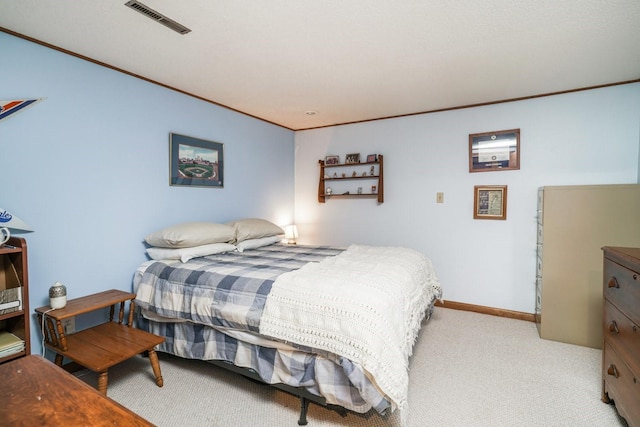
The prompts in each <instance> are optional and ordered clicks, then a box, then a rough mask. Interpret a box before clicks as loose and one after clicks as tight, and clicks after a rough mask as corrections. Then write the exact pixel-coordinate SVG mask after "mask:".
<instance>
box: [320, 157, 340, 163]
mask: <svg viewBox="0 0 640 427" xmlns="http://www.w3.org/2000/svg"><path fill="white" fill-rule="evenodd" d="M338 163H340V156H326V157H325V158H324V164H325V165H337V164H338Z"/></svg>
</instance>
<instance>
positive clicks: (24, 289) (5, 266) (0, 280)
mask: <svg viewBox="0 0 640 427" xmlns="http://www.w3.org/2000/svg"><path fill="white" fill-rule="evenodd" d="M27 267H28V266H27V242H26V240H25V239H23V238H19V237H11V238H10V239H9V240H8V241H7V243H6V244H5V245H2V246H0V292H7V290H10V291H11V292H12V293H13V292H16V289H17V292H19V293H20V294H21V295H20V298H21V301H22V302H21V305H19V306H16V307H10V308H5V309H3V310H0V332H9V333H11V334H13V335H15V336H16V337H18V338H20V339H21V340H23V341H24V350H22V351H17V352H15V353H11V354H9V355H4V356H2V357H0V363H4V362H8V361H9V360H13V359H16V358H18V357H23V356H26V355H28V354H31V345H30V338H29V334H30V332H29V331H30V329H29V277H28V268H27ZM12 298H13V297H11V298H9V299H12ZM6 299H7V298H3V299H2V300H3V303H4V304H7V303H8V305H12V304H11V301H4V300H6Z"/></svg>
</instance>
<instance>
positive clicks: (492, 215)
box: [473, 185, 507, 220]
mask: <svg viewBox="0 0 640 427" xmlns="http://www.w3.org/2000/svg"><path fill="white" fill-rule="evenodd" d="M473 219H496V220H506V219H507V186H506V185H476V186H474V187H473Z"/></svg>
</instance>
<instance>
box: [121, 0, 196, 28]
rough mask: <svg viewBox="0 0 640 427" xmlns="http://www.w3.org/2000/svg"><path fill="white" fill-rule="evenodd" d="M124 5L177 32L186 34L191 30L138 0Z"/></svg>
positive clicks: (132, 0)
mask: <svg viewBox="0 0 640 427" xmlns="http://www.w3.org/2000/svg"><path fill="white" fill-rule="evenodd" d="M124 5H125V6H127V7H130V8H131V9H133V10H135V11H137V12H140V13H142V14H143V15H145V16H146V17H148V18H151V19H153V20H154V21H156V22H158V23H160V24H162V25H164V26H165V27H169V28H171V29H172V30H173V31H175V32H177V33H180V34H187V33H189V32H191V30H190V29H188V28H187V27H185V26H184V25H182V24H178V23H177V22H176V21H174V20H173V19H170V18H167V17H166V16H164V15H163V14H161V13H159V12H157V11H155V10H153V9H151V8H150V7H149V6H146V5H144V4H142V3H140V2H139V1H136V0H131V1H128V2H126V3H125V4H124Z"/></svg>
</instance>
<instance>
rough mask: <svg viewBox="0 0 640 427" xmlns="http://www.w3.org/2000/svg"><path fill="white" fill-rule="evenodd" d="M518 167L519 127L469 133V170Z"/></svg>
mask: <svg viewBox="0 0 640 427" xmlns="http://www.w3.org/2000/svg"><path fill="white" fill-rule="evenodd" d="M517 169H520V129H510V130H501V131H497V132H484V133H474V134H471V135H469V172H491V171H507V170H517Z"/></svg>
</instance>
